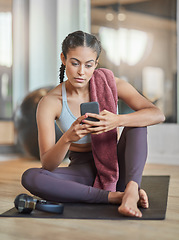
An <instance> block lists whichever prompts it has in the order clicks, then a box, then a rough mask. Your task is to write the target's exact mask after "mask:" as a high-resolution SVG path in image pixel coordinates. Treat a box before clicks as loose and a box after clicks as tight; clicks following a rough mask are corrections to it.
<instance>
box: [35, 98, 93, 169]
mask: <svg viewBox="0 0 179 240" xmlns="http://www.w3.org/2000/svg"><path fill="white" fill-rule="evenodd" d="M61 107H62V106H61V102H60V100H58V99H57V97H53V96H49V95H47V96H45V97H44V98H43V99H42V100H41V101H40V102H39V104H38V108H37V114H36V118H37V126H38V142H39V149H40V159H41V163H42V167H43V168H44V169H47V170H49V171H52V170H54V169H55V168H56V167H58V166H59V164H60V163H61V162H62V161H63V159H64V157H65V155H66V153H67V151H68V150H69V147H70V145H71V142H75V141H78V140H79V139H80V138H82V137H83V136H85V135H86V134H88V133H89V131H88V130H87V129H86V128H85V127H84V126H83V125H82V124H81V121H82V120H83V119H85V116H82V117H79V118H78V119H77V120H76V121H75V122H74V123H73V124H72V126H71V127H70V129H69V130H68V131H67V132H66V133H64V134H63V135H62V137H61V138H60V139H59V140H58V142H57V143H55V139H56V137H55V119H56V118H57V116H58V115H59V111H60V109H61ZM60 112H61V111H60Z"/></svg>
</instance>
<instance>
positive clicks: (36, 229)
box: [0, 157, 179, 240]
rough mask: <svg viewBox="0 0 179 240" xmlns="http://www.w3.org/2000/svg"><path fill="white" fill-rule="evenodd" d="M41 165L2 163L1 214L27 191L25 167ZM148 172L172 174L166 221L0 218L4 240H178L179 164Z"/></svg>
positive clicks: (29, 161)
mask: <svg viewBox="0 0 179 240" xmlns="http://www.w3.org/2000/svg"><path fill="white" fill-rule="evenodd" d="M1 159H2V157H1ZM39 166H40V163H39V162H38V161H36V160H32V159H28V158H22V157H19V158H18V159H15V158H13V160H9V161H4V162H3V161H1V162H0V213H3V212H4V211H6V210H8V209H10V208H12V207H13V201H14V198H15V196H16V195H17V194H19V193H23V192H24V193H26V191H25V190H24V189H23V187H22V186H21V183H20V178H21V174H22V173H23V172H24V170H26V169H27V168H30V167H39ZM144 175H170V176H171V179H170V186H169V198H168V206H167V214H166V220H163V221H144V220H143V221H141V220H140V221H134V220H129V221H127V220H125V221H122V220H121V221H111V220H65V219H33V218H29V219H26V218H0V239H1V240H6V239H7V240H11V239H12V240H14V239H17V240H21V239H25V240H28V239H34V240H36V239H43V240H45V239H49V240H55V239H59V240H63V239H68V240H73V239H74V240H89V239H91V240H98V239H99V240H104V239H108V240H110V239H111V240H113V239H118V240H122V239H125V240H135V239H136V240H139V239H143V240H145V239H152V240H156V239H157V240H160V239H162V240H165V239H167V240H172V239H176V240H178V239H179V166H166V165H149V164H148V165H146V167H145V170H144ZM154 191H155V189H154Z"/></svg>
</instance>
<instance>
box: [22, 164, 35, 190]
mask: <svg viewBox="0 0 179 240" xmlns="http://www.w3.org/2000/svg"><path fill="white" fill-rule="evenodd" d="M39 170H40V169H38V168H30V169H27V170H26V171H25V172H24V173H23V174H22V178H21V183H22V185H23V186H24V187H25V188H26V189H28V188H29V187H32V185H33V183H34V177H35V175H36V174H37V172H39Z"/></svg>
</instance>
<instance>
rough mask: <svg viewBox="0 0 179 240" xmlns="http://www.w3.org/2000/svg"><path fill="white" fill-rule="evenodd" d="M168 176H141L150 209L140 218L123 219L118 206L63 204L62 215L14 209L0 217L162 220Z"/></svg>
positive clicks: (143, 212)
mask: <svg viewBox="0 0 179 240" xmlns="http://www.w3.org/2000/svg"><path fill="white" fill-rule="evenodd" d="M169 179H170V177H169V176H143V178H142V186H141V187H142V188H143V189H144V190H145V191H146V192H147V194H148V197H149V203H150V207H149V208H148V209H143V208H140V210H141V212H142V214H143V216H142V218H136V217H125V216H122V215H121V214H119V213H118V211H117V209H118V205H111V204H86V203H65V204H64V212H63V214H54V213H46V212H41V211H38V210H34V211H33V212H32V213H31V214H20V213H18V212H17V210H16V208H15V207H14V208H12V209H10V210H8V211H7V212H4V213H3V214H1V215H0V217H26V218H29V217H31V218H65V219H98V220H99V219H103V220H125V219H135V220H163V219H165V214H166V208H167V198H168V187H169Z"/></svg>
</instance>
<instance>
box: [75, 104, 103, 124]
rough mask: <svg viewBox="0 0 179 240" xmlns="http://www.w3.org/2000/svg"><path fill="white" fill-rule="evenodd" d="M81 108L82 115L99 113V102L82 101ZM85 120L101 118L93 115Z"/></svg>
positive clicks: (94, 120)
mask: <svg viewBox="0 0 179 240" xmlns="http://www.w3.org/2000/svg"><path fill="white" fill-rule="evenodd" d="M80 110H81V116H82V115H84V114H85V113H95V114H99V103H98V102H87V103H81V105H80ZM85 120H89V121H93V122H99V119H97V118H93V117H87V118H86V119H85Z"/></svg>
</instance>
